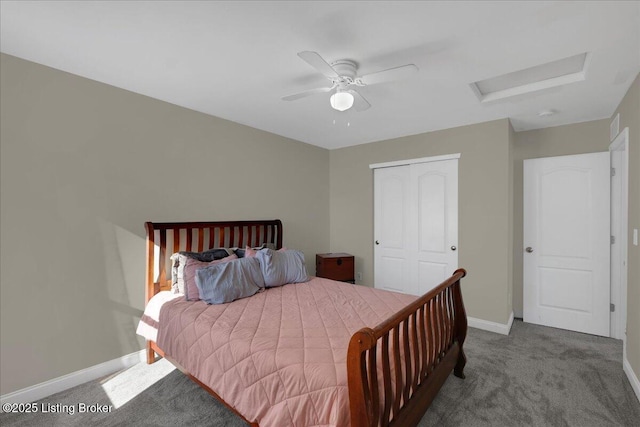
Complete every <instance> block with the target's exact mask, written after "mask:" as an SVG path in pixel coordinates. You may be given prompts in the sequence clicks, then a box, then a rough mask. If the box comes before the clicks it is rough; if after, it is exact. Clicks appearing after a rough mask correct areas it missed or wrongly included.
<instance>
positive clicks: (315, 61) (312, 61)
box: [298, 50, 340, 78]
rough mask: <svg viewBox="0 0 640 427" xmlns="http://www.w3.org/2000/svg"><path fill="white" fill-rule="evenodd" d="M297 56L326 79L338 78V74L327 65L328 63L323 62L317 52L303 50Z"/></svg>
mask: <svg viewBox="0 0 640 427" xmlns="http://www.w3.org/2000/svg"><path fill="white" fill-rule="evenodd" d="M298 56H299V57H300V58H302V59H303V60H304V61H306V62H307V64H309V65H311V66H312V67H313V68H315V69H316V70H318V71H320V72H321V73H322V74H324V75H325V76H326V77H328V78H335V77H340V76H339V75H338V73H336V70H334V69H333V67H332V66H331V65H329V63H327V61H325V60H324V59H323V58H322V56H320V55H319V54H318V53H317V52H312V51H310V50H305V51H304V52H300V53H298Z"/></svg>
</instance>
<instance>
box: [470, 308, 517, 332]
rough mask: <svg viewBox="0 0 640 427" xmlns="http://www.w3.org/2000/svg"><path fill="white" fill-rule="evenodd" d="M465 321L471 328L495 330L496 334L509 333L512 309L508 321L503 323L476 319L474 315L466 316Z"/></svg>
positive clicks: (511, 323) (511, 322)
mask: <svg viewBox="0 0 640 427" xmlns="http://www.w3.org/2000/svg"><path fill="white" fill-rule="evenodd" d="M467 323H468V324H469V326H471V327H472V328H477V329H482V330H483V331H489V332H495V333H497V334H502V335H509V332H510V331H511V326H512V325H513V311H512V312H511V315H510V316H509V321H508V322H507V323H506V324H504V323H497V322H490V321H488V320H482V319H476V318H475V317H467Z"/></svg>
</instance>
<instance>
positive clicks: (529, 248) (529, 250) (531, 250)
mask: <svg viewBox="0 0 640 427" xmlns="http://www.w3.org/2000/svg"><path fill="white" fill-rule="evenodd" d="M525 251H527V252H528V253H531V252H533V248H532V247H531V246H527V249H525Z"/></svg>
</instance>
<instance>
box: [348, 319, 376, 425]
mask: <svg viewBox="0 0 640 427" xmlns="http://www.w3.org/2000/svg"><path fill="white" fill-rule="evenodd" d="M376 341H377V340H376V337H375V334H374V332H373V329H371V328H362V329H360V330H359V331H358V332H356V333H355V334H353V335H352V336H351V340H350V341H349V347H348V351H347V383H348V384H349V408H350V410H351V427H365V426H370V425H372V416H373V413H372V408H371V405H370V404H371V402H372V399H377V396H375V397H374V396H372V394H371V390H369V387H368V384H369V382H368V378H367V366H366V363H365V353H366V351H365V350H369V349H371V348H372V347H373V350H370V351H373V352H375V351H376V350H375V344H376ZM367 403H369V405H368V404H367ZM376 418H377V417H376Z"/></svg>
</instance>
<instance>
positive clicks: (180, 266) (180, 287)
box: [170, 248, 233, 294]
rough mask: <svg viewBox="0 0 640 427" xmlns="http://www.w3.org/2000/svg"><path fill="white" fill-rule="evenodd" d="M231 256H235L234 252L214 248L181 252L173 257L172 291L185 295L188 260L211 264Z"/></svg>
mask: <svg viewBox="0 0 640 427" xmlns="http://www.w3.org/2000/svg"><path fill="white" fill-rule="evenodd" d="M229 255H233V251H232V250H231V249H227V248H214V249H209V250H206V251H204V252H187V251H180V252H176V253H175V254H173V255H171V258H170V259H171V290H172V291H173V293H174V294H184V293H185V284H184V266H185V265H186V264H187V258H191V259H195V260H197V261H200V262H211V261H215V260H218V259H222V258H226V257H228V256H229Z"/></svg>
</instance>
